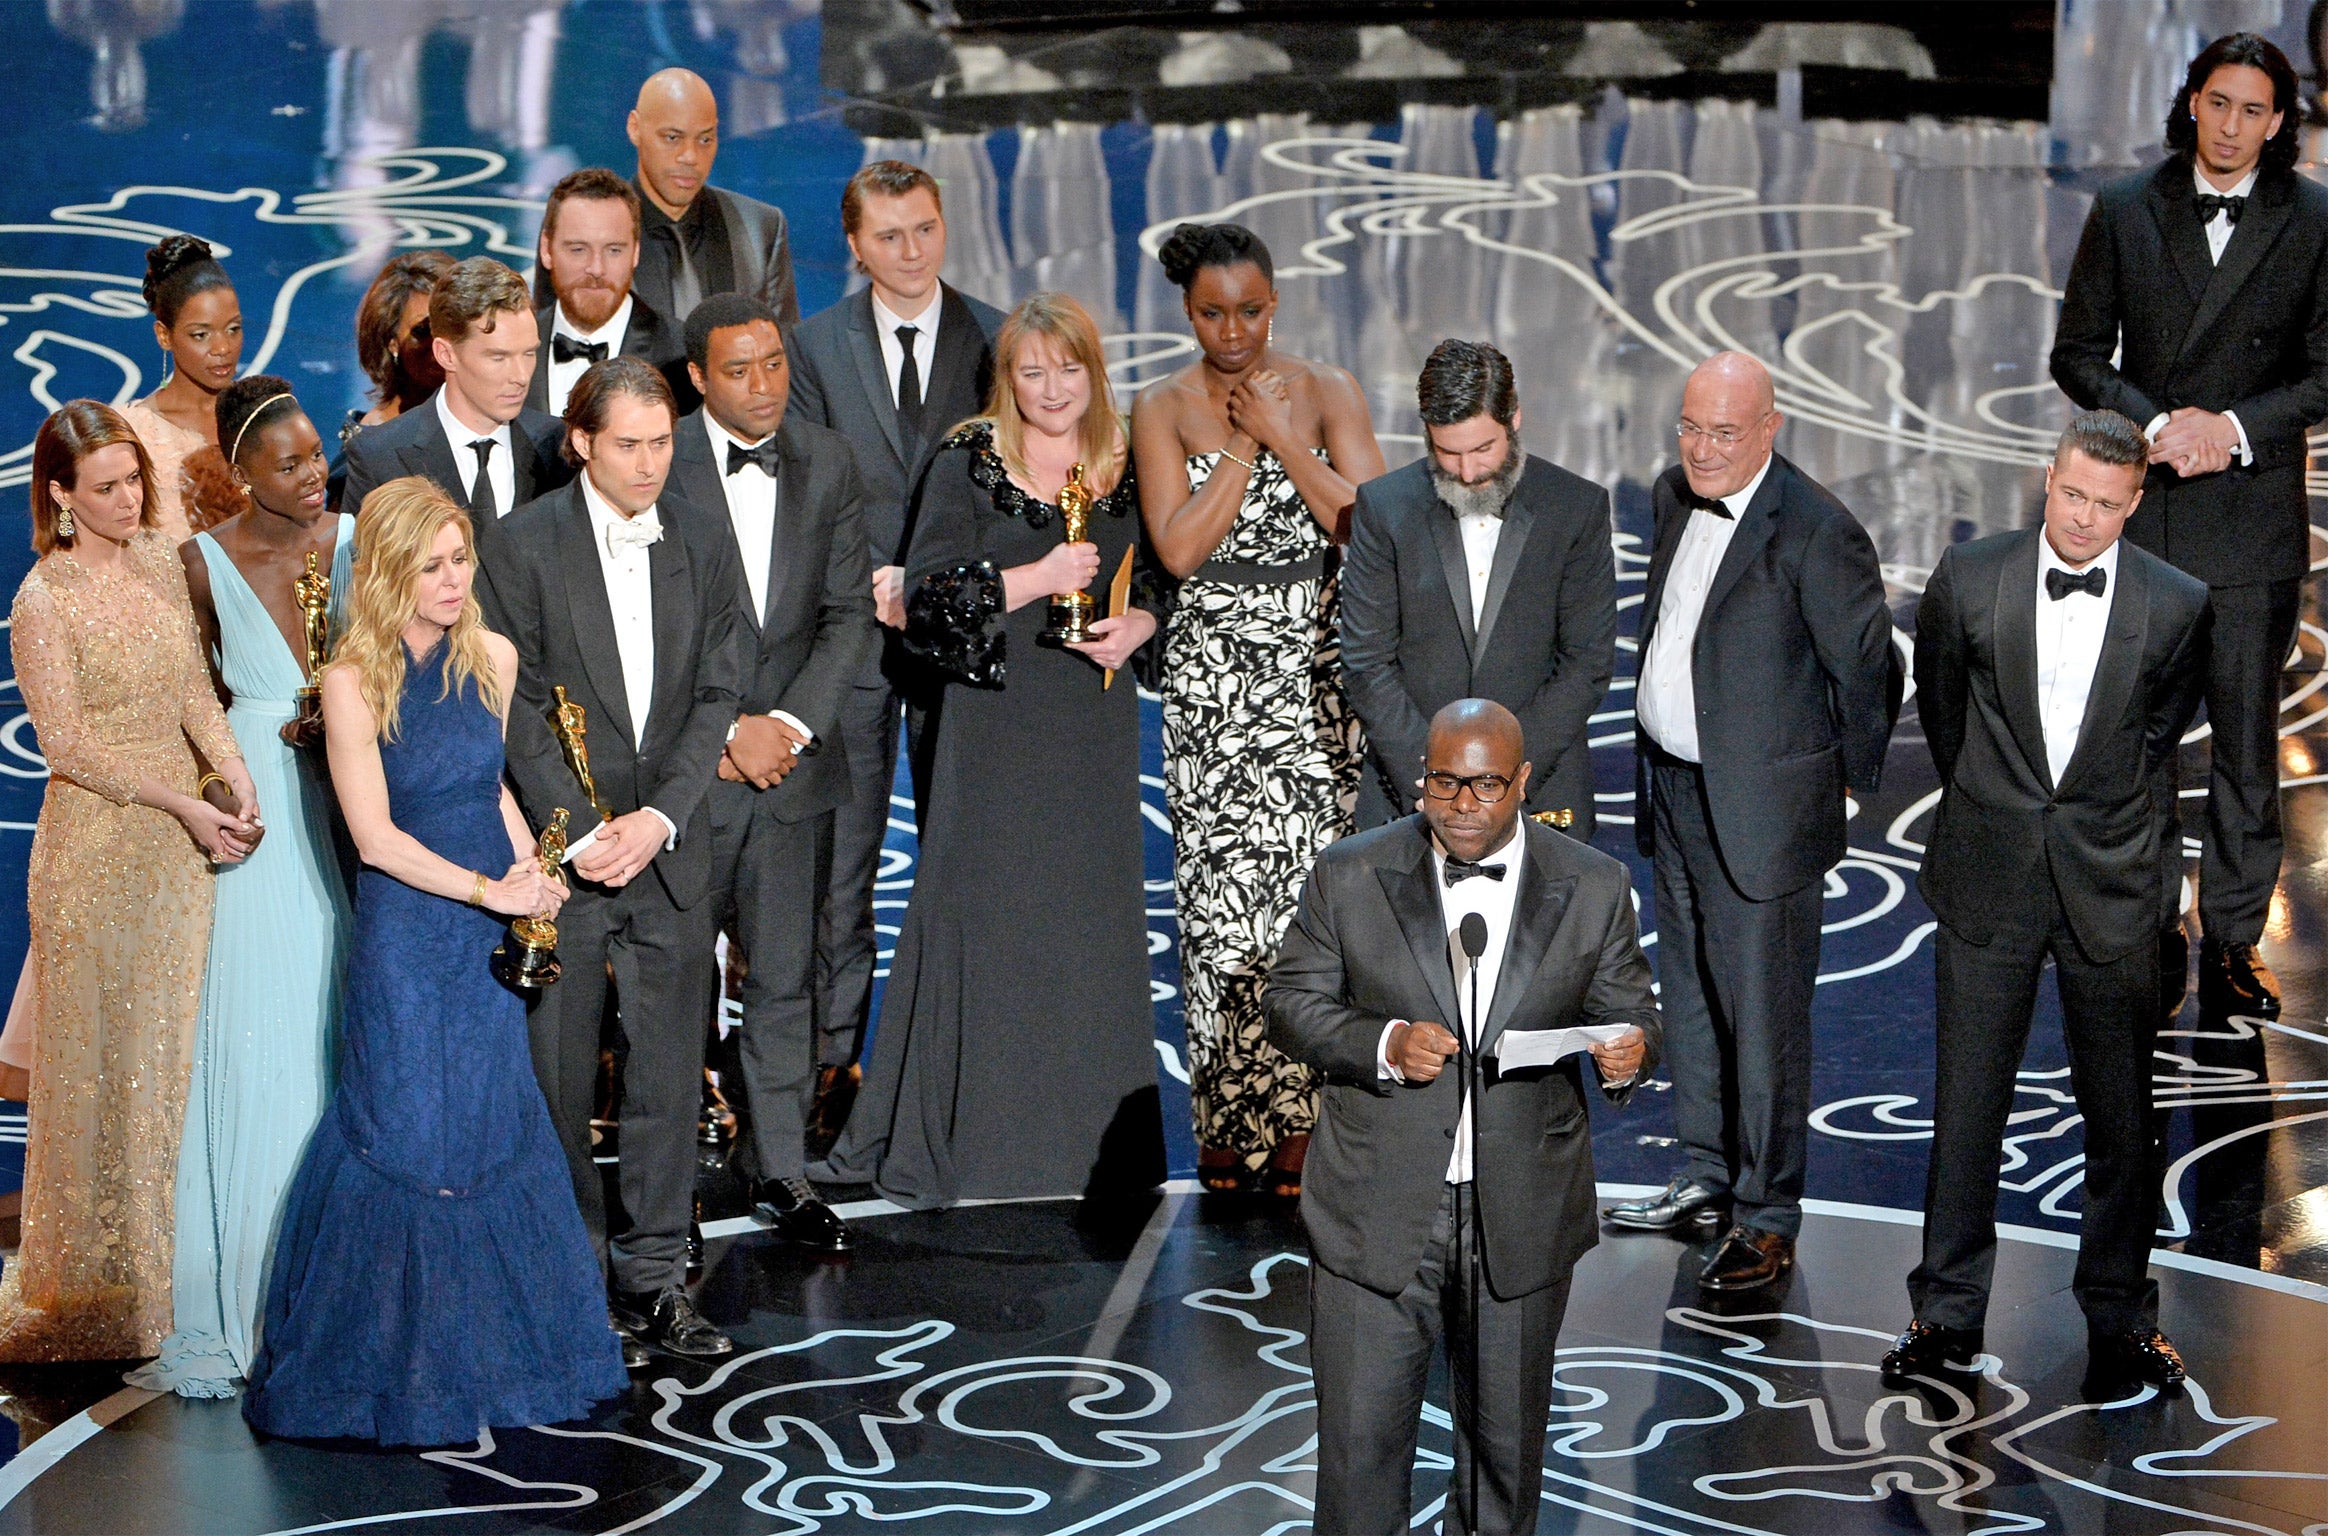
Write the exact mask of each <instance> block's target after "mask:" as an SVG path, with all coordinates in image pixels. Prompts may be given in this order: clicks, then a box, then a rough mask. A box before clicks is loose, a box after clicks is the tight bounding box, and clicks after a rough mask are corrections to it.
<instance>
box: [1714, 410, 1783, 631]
mask: <svg viewBox="0 0 2328 1536" xmlns="http://www.w3.org/2000/svg"><path fill="white" fill-rule="evenodd" d="M1793 473H1794V466H1793V465H1792V464H1789V463H1788V462H1787V461H1786V460H1784V459H1782V458H1780V457H1779V456H1778V455H1777V454H1775V453H1773V454H1772V455H1771V456H1770V472H1769V473H1768V474H1765V475H1764V476H1763V477H1762V484H1761V485H1759V486H1757V487H1755V490H1754V499H1753V500H1752V501H1749V502H1748V503H1746V510H1745V511H1743V512H1741V513H1739V514H1738V531H1737V532H1736V533H1733V534H1731V535H1730V547H1729V548H1728V549H1725V550H1723V551H1722V563H1721V564H1720V565H1717V566H1715V567H1714V579H1713V580H1712V581H1711V582H1709V583H1707V585H1706V605H1705V607H1704V608H1703V609H1702V610H1700V613H1699V618H1698V628H1697V632H1698V638H1699V639H1701V640H1702V639H1703V638H1705V636H1707V635H1708V634H1710V633H1712V631H1713V625H1712V623H1711V622H1710V621H1711V620H1712V618H1713V616H1714V615H1715V614H1717V613H1719V612H1721V609H1722V599H1724V598H1726V597H1728V596H1729V595H1730V589H1731V588H1733V587H1735V586H1737V585H1738V582H1739V579H1740V578H1741V577H1743V576H1744V575H1745V574H1746V567H1748V566H1750V565H1752V564H1753V563H1754V562H1755V560H1756V559H1758V558H1759V557H1760V556H1761V554H1762V550H1763V546H1764V545H1766V544H1768V543H1769V542H1770V541H1771V539H1772V538H1773V537H1774V536H1775V535H1776V534H1777V533H1778V501H1779V497H1780V496H1781V495H1783V494H1784V491H1785V485H1786V477H1787V476H1788V475H1791V474H1793ZM1691 515H1692V516H1695V515H1696V514H1695V513H1694V512H1693V513H1692V514H1691ZM1707 515H1708V516H1709V517H1710V516H1712V514H1711V513H1708V514H1707ZM1692 659H1693V661H1694V659H1695V658H1692Z"/></svg>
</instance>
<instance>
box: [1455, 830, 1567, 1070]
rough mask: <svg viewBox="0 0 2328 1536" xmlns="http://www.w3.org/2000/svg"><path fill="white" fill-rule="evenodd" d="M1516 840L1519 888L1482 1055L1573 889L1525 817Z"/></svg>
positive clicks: (1548, 943) (1522, 990)
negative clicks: (1548, 860)
mask: <svg viewBox="0 0 2328 1536" xmlns="http://www.w3.org/2000/svg"><path fill="white" fill-rule="evenodd" d="M1544 835H1545V836H1551V837H1558V836H1559V835H1560V834H1559V833H1557V832H1548V833H1546V834H1544ZM1520 840H1521V844H1522V847H1523V848H1524V850H1525V853H1526V857H1524V858H1522V859H1521V860H1520V888H1519V889H1518V890H1517V891H1514V892H1513V893H1512V927H1511V932H1510V933H1509V934H1508V935H1506V937H1505V939H1504V955H1503V965H1502V967H1501V969H1499V970H1498V971H1497V972H1496V976H1495V1001H1494V1002H1492V1003H1490V1004H1489V1005H1488V1009H1487V1028H1486V1030H1485V1031H1484V1032H1483V1033H1482V1034H1481V1036H1480V1045H1479V1053H1480V1055H1481V1056H1482V1057H1486V1056H1492V1055H1494V1054H1495V1043H1496V1041H1497V1040H1498V1039H1499V1038H1500V1037H1501V1036H1502V1034H1503V1032H1504V1027H1505V1026H1506V1025H1507V1024H1509V1023H1510V1022H1511V1018H1512V1014H1513V1013H1514V1012H1516V1011H1517V1010H1518V1009H1519V1006H1520V999H1521V998H1523V997H1525V996H1527V993H1528V988H1529V985H1530V984H1531V983H1532V982H1534V981H1535V979H1536V972H1537V970H1538V969H1539V968H1541V967H1542V965H1543V963H1544V956H1545V955H1546V954H1547V953H1548V952H1549V951H1550V950H1551V948H1552V940H1553V937H1554V936H1555V935H1556V934H1558V933H1559V932H1560V924H1561V920H1562V919H1564V918H1565V917H1567V915H1568V901H1569V898H1570V897H1572V896H1574V895H1575V894H1576V877H1575V876H1574V875H1555V874H1554V873H1552V871H1551V870H1550V869H1549V868H1547V867H1546V865H1545V863H1544V861H1543V857H1542V855H1541V854H1539V853H1538V852H1537V834H1536V833H1534V832H1533V831H1532V830H1531V828H1530V824H1529V823H1528V822H1527V821H1526V820H1525V819H1522V821H1521V822H1520Z"/></svg>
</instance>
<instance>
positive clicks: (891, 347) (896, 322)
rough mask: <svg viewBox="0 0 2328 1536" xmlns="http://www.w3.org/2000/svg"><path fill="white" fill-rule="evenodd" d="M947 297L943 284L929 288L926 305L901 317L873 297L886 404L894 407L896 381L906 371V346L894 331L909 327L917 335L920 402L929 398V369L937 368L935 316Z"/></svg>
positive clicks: (914, 360) (876, 296) (916, 360)
mask: <svg viewBox="0 0 2328 1536" xmlns="http://www.w3.org/2000/svg"><path fill="white" fill-rule="evenodd" d="M945 296H946V290H945V288H944V286H943V285H942V284H936V283H933V284H931V285H930V300H929V303H927V304H926V305H924V306H923V307H922V312H921V313H920V314H918V315H901V314H898V313H896V312H895V311H893V310H891V309H890V307H889V306H888V305H886V304H884V303H882V302H881V296H880V295H879V294H875V295H873V330H874V332H875V339H876V340H878V341H879V342H880V343H881V366H882V368H883V369H884V370H886V371H887V373H888V374H889V403H890V404H891V405H893V406H894V405H895V404H897V380H898V376H899V375H900V374H902V373H904V371H905V347H904V346H903V345H902V344H901V343H900V342H899V341H898V339H897V328H898V327H899V326H901V325H910V326H912V327H913V328H914V330H915V332H916V333H917V334H916V335H915V336H914V338H913V364H914V367H915V368H916V369H918V370H919V371H920V373H921V387H922V399H923V400H924V401H927V400H928V399H929V397H930V370H931V369H933V368H935V367H936V366H937V365H938V313H939V311H941V310H942V309H944V308H945V305H944V304H943V303H942V302H941V301H942V300H943V299H944V298H945Z"/></svg>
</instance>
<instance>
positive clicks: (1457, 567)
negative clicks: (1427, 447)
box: [1423, 480, 1500, 667]
mask: <svg viewBox="0 0 2328 1536" xmlns="http://www.w3.org/2000/svg"><path fill="white" fill-rule="evenodd" d="M1430 484H1431V483H1430V481H1428V480H1425V481H1424V482H1423V486H1424V494H1425V495H1426V496H1428V497H1429V498H1430V500H1429V501H1428V502H1427V503H1426V504H1425V505H1424V507H1423V521H1424V523H1425V524H1426V525H1427V526H1428V527H1429V528H1430V530H1431V543H1432V544H1433V545H1435V546H1436V547H1437V548H1438V551H1439V569H1440V570H1441V571H1442V572H1444V573H1445V575H1446V577H1447V600H1448V601H1449V602H1451V603H1453V604H1454V605H1455V627H1456V628H1457V629H1458V630H1459V631H1460V632H1461V633H1462V636H1463V652H1464V655H1465V656H1467V657H1468V658H1470V661H1471V665H1472V666H1474V667H1476V666H1478V665H1479V637H1478V636H1477V634H1475V633H1474V632H1473V629H1472V623H1471V570H1470V567H1469V565H1468V563H1467V562H1466V561H1465V560H1464V558H1463V530H1462V528H1461V527H1459V526H1458V525H1457V524H1456V522H1455V512H1454V509H1453V508H1451V507H1449V506H1448V505H1447V504H1446V503H1445V502H1443V501H1441V500H1440V499H1439V494H1438V492H1436V491H1434V490H1432V489H1430ZM1499 542H1500V541H1499Z"/></svg>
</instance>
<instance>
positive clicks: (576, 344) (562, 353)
mask: <svg viewBox="0 0 2328 1536" xmlns="http://www.w3.org/2000/svg"><path fill="white" fill-rule="evenodd" d="M550 361H551V362H553V363H572V362H586V363H603V362H605V361H606V343H605V342H603V341H576V340H575V339H574V338H573V337H571V336H569V335H567V334H566V333H565V332H564V331H553V332H552V333H551V334H550Z"/></svg>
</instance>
